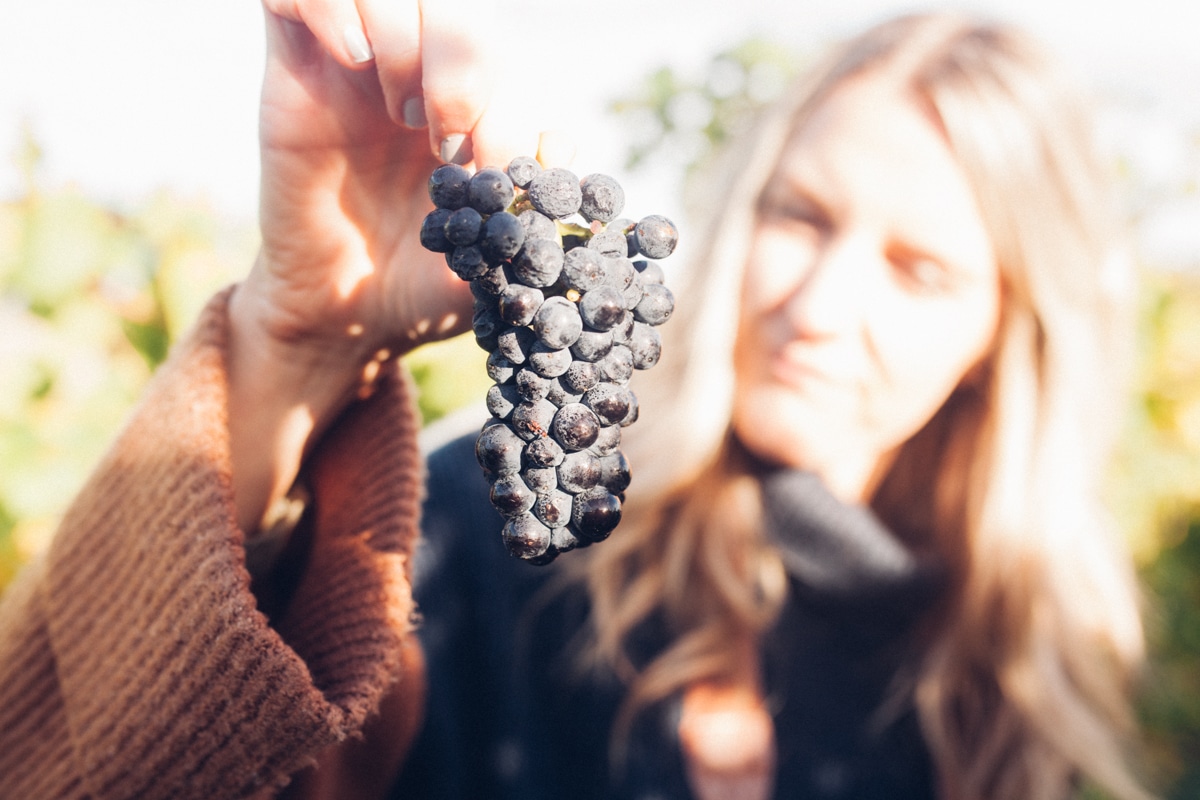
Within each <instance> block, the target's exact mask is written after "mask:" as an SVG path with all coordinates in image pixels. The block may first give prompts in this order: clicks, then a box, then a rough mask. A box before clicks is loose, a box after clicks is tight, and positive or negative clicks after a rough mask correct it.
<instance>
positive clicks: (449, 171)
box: [429, 164, 471, 210]
mask: <svg viewBox="0 0 1200 800" xmlns="http://www.w3.org/2000/svg"><path fill="white" fill-rule="evenodd" d="M470 182H471V173H469V172H467V170H466V169H465V168H464V167H460V166H459V165H458V164H443V165H442V166H440V167H438V168H437V169H435V170H434V171H433V174H432V175H430V176H429V199H430V200H432V201H433V204H434V205H435V206H437V207H438V208H448V209H451V210H454V209H458V208H462V207H463V206H465V205H466V204H467V185H468V184H469V183H470Z"/></svg>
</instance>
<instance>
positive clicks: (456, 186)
mask: <svg viewBox="0 0 1200 800" xmlns="http://www.w3.org/2000/svg"><path fill="white" fill-rule="evenodd" d="M429 197H430V199H431V200H432V201H433V204H434V206H435V208H434V210H433V211H431V212H430V213H429V214H428V216H426V217H425V220H424V223H423V224H422V226H421V244H422V245H423V246H424V247H426V248H427V249H429V250H432V251H433V252H436V253H444V254H445V256H446V263H447V264H448V265H449V266H450V269H452V270H453V271H454V272H455V273H456V274H457V275H458V276H459V277H460V278H462V279H463V280H465V281H470V283H471V290H472V293H473V294H474V296H475V312H474V317H473V320H472V325H473V328H474V332H475V339H476V341H477V342H478V343H479V346H480V347H482V348H483V349H484V350H486V351H487V352H488V353H489V355H488V360H487V370H488V375H489V377H490V378H491V379H492V380H493V381H494V382H495V383H494V385H493V386H492V387H491V388H490V389H489V390H488V394H487V407H488V411H489V413H490V414H491V418H490V419H489V420H488V421H487V422H486V423H485V424H484V427H483V430H482V431H481V432H480V434H479V437H478V439H477V440H476V443H475V455H476V457H477V458H478V460H479V464H480V466H482V467H483V470H484V473H485V474H486V475H487V478H488V480H489V482H490V484H491V501H492V505H493V506H494V507H495V508H496V510H497V511H499V512H500V514H501V515H502V516H503V517H504V518H505V522H504V527H503V529H502V532H501V536H502V538H503V541H504V544H505V546H506V547H507V549H508V552H509V553H511V554H512V555H514V556H517V557H520V558H523V559H525V560H527V561H530V562H532V563H536V564H546V563H549V562H550V561H552V560H554V558H555V557H556V556H557V555H558V554H559V553H564V552H567V551H569V550H573V549H575V548H576V547H585V546H587V545H589V544H592V543H593V542H599V541H602V540H604V539H606V538H607V537H608V535H609V534H610V533H611V532H612V530H613V528H615V527H616V526H617V523H619V522H620V520H621V502H622V500H623V499H624V492H625V489H626V487H628V486H629V477H630V476H629V462H628V461H627V460H626V459H625V456H624V455H623V454H622V453H621V449H620V444H621V429H622V428H624V427H626V426H628V425H630V424H631V423H633V422H634V421H635V420H636V419H637V416H638V403H637V398H636V397H635V396H634V394H633V392H632V391H630V389H629V380H630V377H631V376H632V375H633V371H634V370H638V369H649V368H650V367H652V366H654V364H655V363H657V361H658V358H659V355H660V353H661V352H662V337H661V336H660V334H659V332H658V331H657V330H656V329H655V328H656V327H657V326H658V325H661V324H662V323H664V322H666V321H667V319H668V318H669V317H670V316H671V312H672V311H673V310H674V307H675V299H674V297H673V296H672V294H671V291H670V290H669V289H668V288H667V287H666V286H664V285H663V273H662V269H661V267H660V266H659V264H658V263H657V261H656V260H655V259H662V258H666V257H667V256H669V255H670V254H671V252H672V251H673V250H674V249H675V243H676V241H677V240H678V235H679V234H678V231H677V230H676V228H675V225H674V224H673V223H672V222H671V221H670V220H668V219H667V218H666V217H663V216H660V215H652V216H648V217H645V218H643V219H641V220H640V221H638V222H636V223H635V222H633V221H632V220H628V219H623V218H619V215H620V213H621V211H622V209H623V207H624V204H625V195H624V192H623V190H622V189H621V186H620V185H619V184H618V183H617V182H616V181H615V180H613V179H612V178H611V177H609V176H607V175H601V174H593V175H588V176H586V177H584V178H583V179H582V180H580V179H579V178H578V177H576V176H575V175H574V174H573V173H572V172H570V171H569V170H566V169H561V168H553V169H543V168H542V167H541V165H540V164H539V163H538V162H537V161H535V160H534V159H532V158H527V157H520V158H516V159H514V160H513V161H512V162H511V163H510V164H509V165H508V167H507V168H506V169H503V170H502V169H497V168H493V167H489V168H484V169H481V170H479V171H478V172H476V173H475V174H474V175H472V174H471V173H470V172H469V171H467V170H466V169H465V168H463V167H460V166H457V165H454V164H446V165H443V166H441V167H438V168H437V169H436V170H434V172H433V174H432V175H431V176H430V179H429Z"/></svg>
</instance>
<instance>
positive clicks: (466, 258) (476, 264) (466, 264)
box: [450, 244, 488, 281]
mask: <svg viewBox="0 0 1200 800" xmlns="http://www.w3.org/2000/svg"><path fill="white" fill-rule="evenodd" d="M450 269H452V270H454V274H455V275H457V276H458V277H460V278H462V279H463V280H464V281H473V280H475V279H476V278H480V277H482V276H483V274H484V273H486V272H487V271H488V263H487V261H486V260H485V259H484V257H483V252H482V251H481V250H480V249H479V245H474V244H470V245H467V246H466V247H456V248H454V252H453V253H452V254H450Z"/></svg>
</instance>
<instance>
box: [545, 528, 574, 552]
mask: <svg viewBox="0 0 1200 800" xmlns="http://www.w3.org/2000/svg"><path fill="white" fill-rule="evenodd" d="M576 547H579V538H578V537H577V536H576V535H575V534H574V533H573V532H572V531H571V526H570V524H569V523H568V524H567V525H563V526H561V527H558V528H551V529H550V549H552V550H554V551H555V552H556V553H569V552H571V551H572V550H574V549H575V548H576Z"/></svg>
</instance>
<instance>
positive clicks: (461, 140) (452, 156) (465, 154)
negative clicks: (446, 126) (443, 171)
mask: <svg viewBox="0 0 1200 800" xmlns="http://www.w3.org/2000/svg"><path fill="white" fill-rule="evenodd" d="M438 154H439V155H440V156H441V157H442V161H445V162H446V163H447V164H466V163H467V162H468V161H470V160H471V142H470V141H468V140H467V137H466V135H465V134H462V133H453V134H451V135H449V136H447V137H446V138H445V139H442V144H441V146H440V147H439V148H438Z"/></svg>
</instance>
